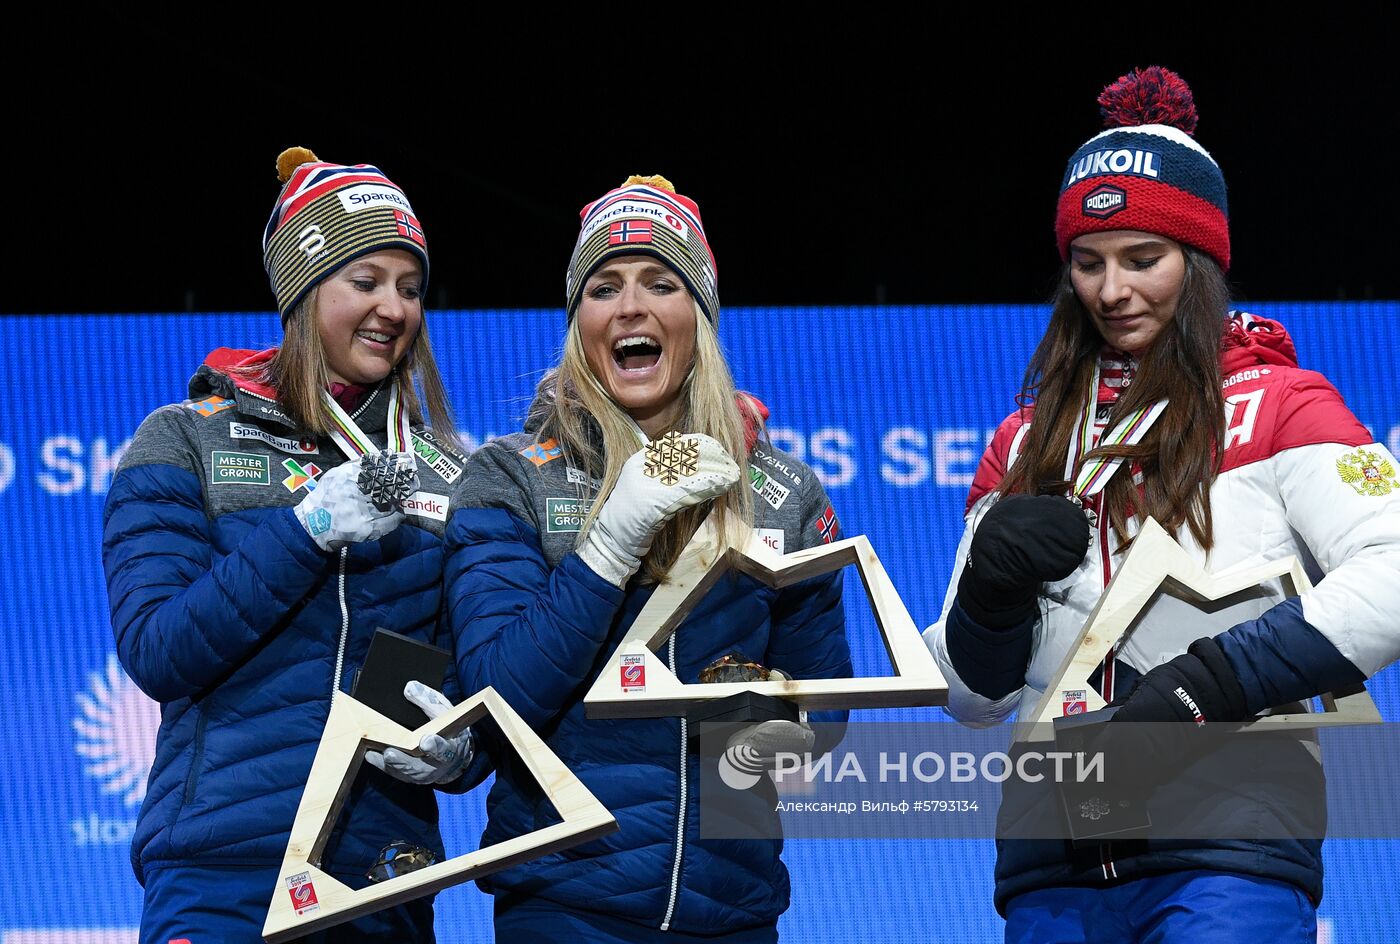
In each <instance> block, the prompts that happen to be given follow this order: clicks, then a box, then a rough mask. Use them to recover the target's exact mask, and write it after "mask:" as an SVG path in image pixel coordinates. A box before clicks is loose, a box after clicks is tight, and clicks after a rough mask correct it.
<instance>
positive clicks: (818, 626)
mask: <svg viewBox="0 0 1400 944" xmlns="http://www.w3.org/2000/svg"><path fill="white" fill-rule="evenodd" d="M803 480H804V483H805V484H804V486H803V493H802V505H801V517H802V534H801V540H800V542H799V543H800V546H801V548H803V549H806V548H809V547H821V546H822V545H823V544H829V543H831V542H833V541H835V540H837V539H838V538H839V536H840V528H841V525H840V522H839V521H838V520H837V518H836V512H835V510H834V509H833V508H832V507H831V501H830V500H829V499H828V498H827V495H826V490H825V489H824V488H822V485H821V483H820V482H819V481H818V480H817V476H816V474H815V473H808V474H806V475H804V476H803ZM844 573H845V572H844V570H838V571H836V572H834V573H830V574H823V575H821V576H819V577H813V578H811V579H809V580H804V581H802V582H800V583H795V584H792V585H791V586H788V587H784V588H783V589H782V590H781V591H779V592H778V596H777V600H776V601H775V602H774V606H773V613H772V620H773V625H772V632H771V634H770V635H769V640H768V651H767V652H766V653H764V657H763V658H764V665H767V666H770V667H771V668H775V669H781V670H782V671H783V672H786V673H787V674H788V675H790V676H792V677H793V678H796V679H819V678H850V677H851V675H852V668H851V648H850V645H849V643H848V642H847V640H846V611H845V608H844V606H843V604H842V602H841V589H842V583H843V578H844ZM848 714H849V712H846V711H813V712H811V713H810V714H808V716H807V720H808V721H809V722H811V723H813V724H818V725H820V724H822V723H824V724H825V725H826V727H821V726H818V728H817V730H818V732H819V738H818V743H817V745H816V747H815V748H814V749H813V752H814V753H824V752H825V751H827V750H830V749H831V747H833V746H834V745H835V744H836V743H837V742H838V741H839V740H840V732H841V730H842V728H841V727H838V725H841V724H844V722H845V721H846V718H847V716H848Z"/></svg>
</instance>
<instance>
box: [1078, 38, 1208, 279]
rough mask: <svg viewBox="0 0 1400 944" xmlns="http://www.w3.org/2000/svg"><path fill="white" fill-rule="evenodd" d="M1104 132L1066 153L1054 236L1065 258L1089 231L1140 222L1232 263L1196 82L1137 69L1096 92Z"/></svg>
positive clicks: (1156, 69)
mask: <svg viewBox="0 0 1400 944" xmlns="http://www.w3.org/2000/svg"><path fill="white" fill-rule="evenodd" d="M1099 106H1100V110H1101V112H1102V113H1103V117H1104V127H1105V128H1107V129H1108V130H1106V131H1103V132H1101V133H1099V134H1097V135H1095V136H1094V137H1092V138H1090V139H1089V140H1088V141H1086V142H1084V144H1083V146H1081V147H1080V148H1079V150H1077V151H1075V152H1074V156H1073V157H1071V158H1070V159H1069V167H1068V168H1066V170H1065V176H1064V180H1063V182H1062V183H1061V184H1060V199H1059V205H1058V206H1057V208H1056V213H1055V238H1056V240H1057V242H1058V243H1059V247H1060V258H1061V259H1065V260H1068V259H1069V244H1070V242H1071V241H1073V240H1074V239H1075V238H1076V237H1078V236H1082V235H1084V234H1085V233H1097V232H1102V231H1104V230H1117V229H1136V230H1142V231H1143V232H1147V233H1159V234H1161V235H1163V236H1169V237H1171V238H1172V239H1174V240H1176V241H1177V242H1181V243H1186V244H1188V245H1191V246H1194V247H1196V248H1197V249H1199V250H1201V251H1202V252H1204V253H1206V254H1207V255H1209V256H1210V257H1211V258H1213V259H1214V260H1215V261H1216V262H1218V263H1219V264H1220V268H1221V269H1223V270H1228V269H1229V268H1230V224H1229V206H1228V205H1227V203H1226V200H1225V178H1224V177H1223V176H1222V175H1221V173H1220V168H1219V167H1218V166H1216V163H1215V160H1214V159H1213V158H1212V157H1211V156H1210V154H1209V153H1208V152H1207V151H1206V149H1205V148H1203V147H1201V146H1200V145H1199V144H1197V143H1196V141H1195V139H1194V138H1193V137H1192V135H1193V134H1194V133H1195V131H1196V104H1195V102H1194V101H1193V100H1192V98H1191V89H1190V88H1189V87H1188V86H1187V85H1186V83H1185V82H1184V81H1183V80H1182V78H1181V76H1179V75H1177V74H1176V73H1175V72H1172V71H1171V70H1169V69H1163V68H1162V67H1161V66H1150V67H1148V68H1146V69H1139V70H1134V71H1132V72H1130V73H1128V74H1127V75H1125V76H1122V77H1121V78H1119V80H1118V81H1117V82H1114V83H1113V84H1112V85H1110V86H1108V87H1107V88H1105V89H1104V90H1103V93H1102V94H1101V95H1099Z"/></svg>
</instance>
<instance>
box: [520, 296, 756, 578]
mask: <svg viewBox="0 0 1400 944" xmlns="http://www.w3.org/2000/svg"><path fill="white" fill-rule="evenodd" d="M538 394H539V400H540V402H541V403H543V404H544V406H543V409H544V417H543V422H542V423H541V425H540V429H539V433H538V434H537V435H538V436H539V437H540V438H541V439H542V440H543V439H549V438H553V439H554V440H555V441H556V442H558V444H559V445H560V446H561V447H562V448H563V450H564V454H565V455H566V456H568V457H569V459H570V461H571V462H573V463H574V464H575V465H577V466H579V467H580V468H582V469H584V470H585V471H587V472H588V474H589V475H593V476H596V477H597V478H599V479H601V480H602V484H601V485H600V486H599V488H598V497H597V500H596V501H594V502H593V506H592V508H591V509H590V510H589V512H588V516H587V517H586V518H585V519H584V521H583V525H582V526H581V527H580V528H579V536H578V540H579V543H582V542H583V540H584V539H585V537H586V536H587V534H588V530H589V528H591V527H592V525H593V521H594V519H595V518H596V517H597V515H598V511H599V509H600V508H602V506H603V502H604V501H606V500H607V497H608V496H609V495H610V494H612V490H613V487H614V486H615V485H616V484H617V478H618V475H619V474H620V473H621V472H622V466H623V463H625V462H626V461H627V459H628V458H629V457H630V456H631V455H632V454H633V453H635V452H636V451H637V449H638V448H639V446H640V443H638V441H637V434H636V431H635V430H636V426H635V424H634V423H633V422H632V420H631V418H630V417H629V416H628V415H627V414H626V412H625V411H624V410H623V409H622V407H620V406H618V404H617V402H616V401H615V400H613V398H612V397H611V396H609V395H608V393H607V391H606V390H604V389H603V385H602V384H601V383H600V382H599V380H598V378H597V377H596V376H594V374H593V370H592V369H591V368H590V367H589V366H588V360H587V358H586V357H585V356H584V350H583V340H582V338H581V337H580V336H579V327H578V319H577V318H573V319H571V320H570V322H569V329H568V332H567V334H565V336H564V351H563V354H562V356H561V357H560V360H559V364H558V366H556V367H555V368H553V369H552V370H550V371H549V372H548V373H546V374H545V376H544V378H543V379H541V380H540V383H539V387H538ZM676 395H677V396H678V397H680V398H682V402H683V403H684V404H685V409H684V410H683V411H682V413H681V415H680V417H679V418H678V419H677V420H676V424H675V426H674V429H675V430H677V431H678V432H683V433H704V434H705V435H707V436H710V437H713V438H714V439H715V440H717V441H718V442H719V443H720V445H722V446H723V447H724V449H725V451H726V452H728V453H729V455H730V457H731V458H733V460H734V461H735V462H736V463H737V464H738V465H739V468H740V469H743V468H744V467H745V466H746V465H747V463H748V454H749V446H748V441H747V438H746V434H745V428H746V426H747V427H749V428H752V429H754V430H761V429H762V425H763V418H762V416H761V415H760V414H759V412H758V410H757V408H756V407H755V406H754V405H753V404H752V403H751V402H750V401H749V399H748V398H747V397H740V396H738V391H737V390H736V389H735V387H734V378H733V377H732V376H731V375H730V373H729V364H728V363H727V362H726V361H725V359H724V352H723V351H722V350H721V349H720V346H719V336H718V335H717V334H715V329H714V325H712V324H711V323H710V321H709V319H708V318H706V317H705V313H704V311H703V310H701V308H700V306H699V305H698V304H696V305H695V361H694V363H693V364H692V365H691V369H690V372H689V374H688V375H687V376H686V379H685V381H684V382H683V383H682V384H681V388H680V390H679V391H677V394H676ZM741 411H743V412H742V413H741ZM711 511H712V512H713V514H714V517H715V523H716V524H717V525H718V526H719V528H720V531H721V534H727V535H728V536H730V537H734V538H737V537H738V533H739V531H740V529H739V528H738V527H737V525H740V524H742V525H743V526H746V527H747V526H751V525H752V524H753V498H752V496H751V495H750V494H749V488H748V487H747V484H746V482H744V481H742V480H741V482H740V484H739V485H738V486H736V487H735V488H732V489H730V490H729V491H728V492H726V493H725V494H724V495H721V496H720V497H719V498H716V499H714V500H712V501H709V502H704V503H702V504H700V505H697V506H695V507H694V508H688V509H686V510H685V511H682V512H681V513H680V514H678V515H676V516H675V517H674V518H672V519H671V520H670V521H668V522H666V524H665V525H663V526H662V528H661V530H660V531H659V532H657V535H656V538H655V540H653V541H652V544H651V550H649V551H648V552H647V555H646V557H644V558H643V559H642V569H641V573H642V576H643V578H644V579H645V580H647V581H649V582H653V583H661V582H662V581H664V580H665V578H666V573H667V571H669V570H670V569H671V566H672V565H673V564H675V562H676V559H677V558H678V557H679V556H680V553H681V551H682V550H683V549H684V548H685V545H686V543H687V542H689V541H690V539H691V537H692V536H694V534H695V531H696V529H697V528H699V527H700V522H701V521H703V520H704V518H705V515H706V514H707V513H709V512H711Z"/></svg>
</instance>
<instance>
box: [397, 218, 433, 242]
mask: <svg viewBox="0 0 1400 944" xmlns="http://www.w3.org/2000/svg"><path fill="white" fill-rule="evenodd" d="M394 222H395V223H397V224H398V229H399V235H400V236H407V237H408V238H409V239H411V240H413V241H414V242H415V243H417V244H418V245H420V246H426V245H427V243H426V242H425V241H424V239H423V228H422V227H421V226H419V225H418V219H417V217H415V216H413V215H412V214H411V213H404V212H403V211H402V210H395V211H394Z"/></svg>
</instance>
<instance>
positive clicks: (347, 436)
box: [321, 381, 413, 459]
mask: <svg viewBox="0 0 1400 944" xmlns="http://www.w3.org/2000/svg"><path fill="white" fill-rule="evenodd" d="M321 402H322V403H324V404H325V405H326V409H327V410H329V411H330V414H331V423H332V428H331V439H333V440H335V444H336V445H337V446H339V447H340V451H341V452H343V453H345V458H347V459H355V458H358V457H359V456H364V455H373V454H375V453H377V452H379V449H378V448H377V447H376V446H375V445H374V443H373V442H371V441H370V438H369V437H368V436H366V435H365V431H364V430H362V429H360V427H359V424H357V423H356V422H355V421H354V420H353V419H351V418H350V414H349V413H346V412H345V408H344V407H342V406H341V405H340V404H339V403H336V402H335V397H333V396H331V395H330V393H328V392H327V391H325V390H322V391H321ZM385 439H386V441H387V442H386V446H385V450H386V451H387V452H407V451H408V450H409V444H410V443H412V441H413V433H412V431H411V430H410V429H409V424H408V410H407V409H405V408H404V404H403V400H402V399H401V398H400V397H399V384H398V381H395V382H394V383H392V384H390V385H389V418H388V422H387V423H386V426H385Z"/></svg>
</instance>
